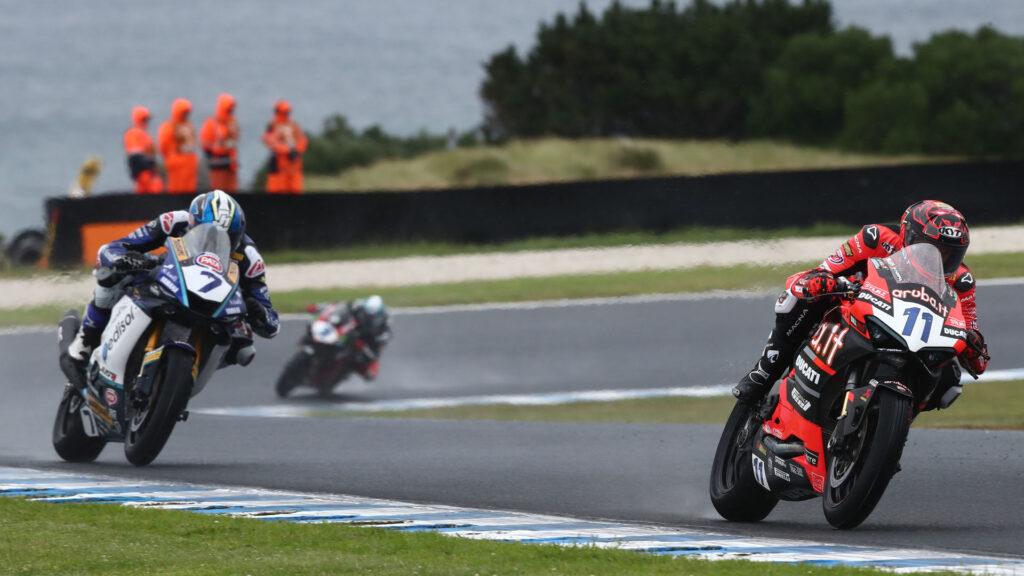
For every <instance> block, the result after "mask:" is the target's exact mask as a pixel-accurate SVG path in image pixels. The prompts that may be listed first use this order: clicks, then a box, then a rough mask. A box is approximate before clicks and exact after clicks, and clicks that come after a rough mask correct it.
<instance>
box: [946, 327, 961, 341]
mask: <svg viewBox="0 0 1024 576" xmlns="http://www.w3.org/2000/svg"><path fill="white" fill-rule="evenodd" d="M942 335H943V336H949V337H950V338H959V339H960V340H966V339H967V331H966V330H961V329H960V328H951V327H949V326H943V327H942Z"/></svg>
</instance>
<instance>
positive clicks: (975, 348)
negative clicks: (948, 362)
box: [960, 330, 990, 374]
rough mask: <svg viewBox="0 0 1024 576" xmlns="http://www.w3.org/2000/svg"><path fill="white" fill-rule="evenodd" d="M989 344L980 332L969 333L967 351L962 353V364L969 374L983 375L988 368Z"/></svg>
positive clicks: (972, 331)
mask: <svg viewBox="0 0 1024 576" xmlns="http://www.w3.org/2000/svg"><path fill="white" fill-rule="evenodd" d="M989 359H990V356H989V355H988V344H985V337H984V336H982V335H981V332H979V331H978V330H968V331H967V349H966V350H964V351H963V352H961V353H960V364H963V366H964V368H966V369H967V370H968V371H969V372H971V373H973V374H981V373H983V372H984V371H985V369H987V368H988V361H989Z"/></svg>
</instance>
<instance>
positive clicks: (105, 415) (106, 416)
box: [86, 394, 114, 428]
mask: <svg viewBox="0 0 1024 576" xmlns="http://www.w3.org/2000/svg"><path fill="white" fill-rule="evenodd" d="M86 404H88V405H89V411H90V412H92V414H93V416H96V417H97V418H99V419H100V420H102V421H103V423H104V424H106V426H107V428H110V427H111V426H113V425H114V418H113V417H112V416H111V415H110V412H108V411H107V409H106V407H105V406H103V405H101V404H100V401H99V400H97V399H96V398H94V397H93V395H92V394H89V396H88V398H87V399H86Z"/></svg>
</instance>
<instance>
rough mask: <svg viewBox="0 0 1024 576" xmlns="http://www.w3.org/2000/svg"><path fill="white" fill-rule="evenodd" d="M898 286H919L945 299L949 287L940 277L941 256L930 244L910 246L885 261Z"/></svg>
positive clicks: (941, 276)
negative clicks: (890, 265)
mask: <svg viewBox="0 0 1024 576" xmlns="http://www.w3.org/2000/svg"><path fill="white" fill-rule="evenodd" d="M885 260H886V261H887V263H888V262H891V264H892V270H893V276H895V278H896V281H897V282H899V283H900V284H920V285H923V286H926V287H928V288H929V289H931V290H932V291H933V292H935V293H936V294H938V295H939V296H941V297H945V295H946V291H947V290H948V288H949V285H948V284H946V279H945V278H944V277H943V275H942V255H941V254H940V253H939V249H938V248H936V247H935V246H932V245H931V244H912V245H910V246H907V247H906V248H904V249H903V250H900V251H899V252H897V253H895V254H893V255H892V256H890V257H889V258H886V259H885Z"/></svg>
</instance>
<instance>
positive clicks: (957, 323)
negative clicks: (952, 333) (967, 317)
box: [946, 316, 967, 330]
mask: <svg viewBox="0 0 1024 576" xmlns="http://www.w3.org/2000/svg"><path fill="white" fill-rule="evenodd" d="M946 324H949V325H950V326H952V327H954V328H963V329H965V330H966V329H967V323H966V322H964V321H963V320H961V319H960V318H957V317H956V316H950V317H949V318H946Z"/></svg>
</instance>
